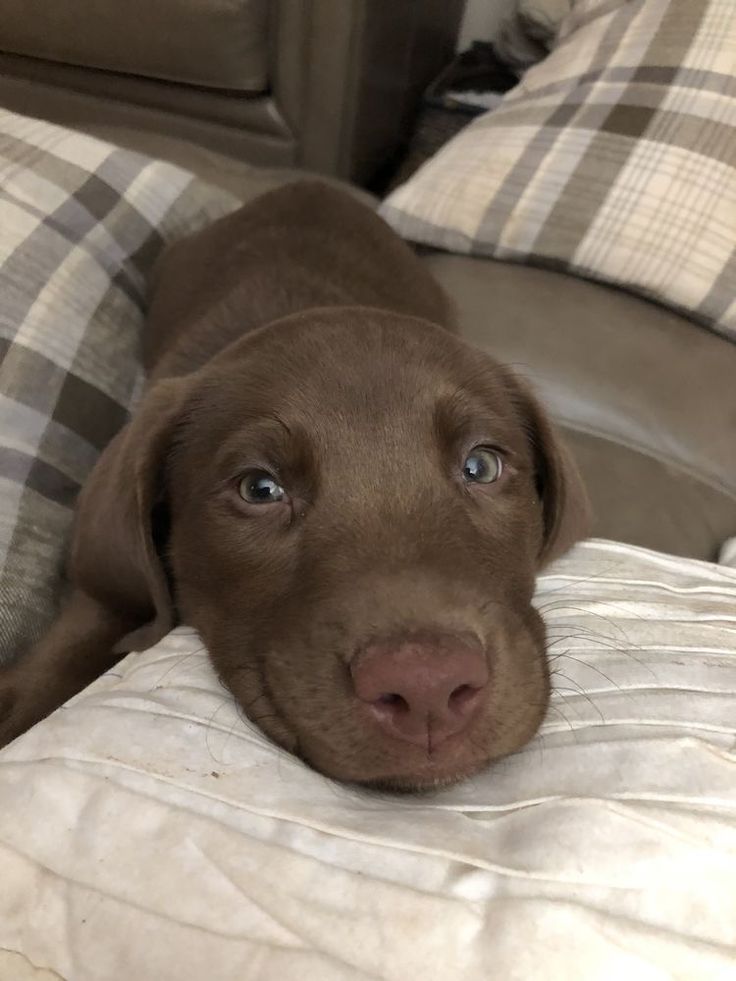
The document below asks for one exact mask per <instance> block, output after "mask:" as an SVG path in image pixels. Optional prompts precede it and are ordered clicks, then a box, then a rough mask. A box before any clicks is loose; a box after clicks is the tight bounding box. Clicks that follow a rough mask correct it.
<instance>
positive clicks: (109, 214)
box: [0, 111, 234, 663]
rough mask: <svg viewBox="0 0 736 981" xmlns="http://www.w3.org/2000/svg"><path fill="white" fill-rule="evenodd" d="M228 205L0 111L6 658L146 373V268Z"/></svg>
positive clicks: (22, 635) (41, 598) (41, 605)
mask: <svg viewBox="0 0 736 981" xmlns="http://www.w3.org/2000/svg"><path fill="white" fill-rule="evenodd" d="M233 204H234V202H233V199H231V198H230V197H229V196H228V195H225V194H223V193H222V192H219V191H215V190H213V189H211V188H208V187H207V186H206V185H203V184H200V183H199V182H197V181H195V180H194V179H193V178H192V175H191V174H189V173H187V172H186V171H183V170H180V169H179V168H177V167H174V166H171V165H169V164H165V163H161V162H158V161H153V160H150V159H148V158H146V157H143V156H140V155H138V154H135V153H131V152H129V151H126V150H122V149H120V148H117V147H114V146H111V145H110V144H107V143H104V142H102V141H100V140H96V139H92V138H90V137H87V136H83V135H81V134H79V133H73V132H70V131H68V130H65V129H62V128H59V127H56V126H52V125H50V124H47V123H44V122H39V121H38V120H34V119H28V118H25V117H22V116H18V115H15V114H13V113H10V112H6V111H0V357H1V358H2V360H1V362H0V663H2V662H3V661H8V660H10V659H11V658H13V657H15V656H17V655H18V654H21V653H22V652H23V650H24V649H25V647H27V646H28V645H29V644H30V643H31V642H32V641H33V640H34V639H35V638H36V637H38V635H39V634H40V633H41V632H42V631H43V630H44V629H45V627H46V625H47V624H48V622H49V620H50V618H51V617H52V615H53V613H54V609H55V604H56V602H57V600H58V593H59V588H60V570H61V564H62V562H63V556H64V547H65V544H66V540H67V536H68V533H69V530H70V525H71V516H72V507H73V504H74V500H75V497H76V494H77V491H78V490H79V487H80V485H81V483H82V481H83V480H84V478H85V477H86V475H87V474H88V473H89V471H90V469H91V467H92V466H93V464H94V462H95V459H96V458H97V455H98V454H99V452H100V450H101V449H102V448H103V447H104V446H105V444H106V443H107V442H108V441H109V440H110V439H111V438H112V436H113V435H114V434H115V432H116V431H117V430H118V429H119V428H120V426H121V425H122V424H123V423H124V422H125V420H126V418H127V413H128V410H129V408H130V405H131V400H132V399H133V397H134V393H135V390H136V386H137V383H138V381H139V363H138V340H139V334H140V328H141V325H142V322H143V309H144V295H145V280H146V273H147V271H148V270H149V269H150V266H151V264H152V262H153V261H154V259H155V258H156V256H157V254H158V253H159V252H160V250H161V248H162V247H163V245H164V244H165V243H166V242H167V241H169V240H171V239H173V238H176V237H178V236H179V235H182V234H184V233H186V232H187V231H191V230H194V229H195V228H196V227H199V226H201V225H202V224H203V223H205V222H207V221H210V220H212V219H213V218H214V217H216V216H218V215H219V214H222V213H224V212H225V211H227V210H229V209H230V208H231V207H232V206H233Z"/></svg>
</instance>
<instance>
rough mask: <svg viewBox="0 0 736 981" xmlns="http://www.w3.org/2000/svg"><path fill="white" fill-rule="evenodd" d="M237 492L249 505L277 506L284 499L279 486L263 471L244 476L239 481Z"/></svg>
mask: <svg viewBox="0 0 736 981" xmlns="http://www.w3.org/2000/svg"><path fill="white" fill-rule="evenodd" d="M238 491H239V493H240V496H241V497H242V498H243V500H244V501H247V502H248V503H249V504H278V503H279V501H283V500H284V498H285V497H286V491H285V490H284V488H283V487H282V486H281V484H279V483H278V482H277V481H276V480H275V479H274V478H273V477H272V476H271V474H270V473H266V471H265V470H253V471H252V472H251V473H249V474H246V475H245V477H243V478H242V480H241V481H240V484H239V486H238Z"/></svg>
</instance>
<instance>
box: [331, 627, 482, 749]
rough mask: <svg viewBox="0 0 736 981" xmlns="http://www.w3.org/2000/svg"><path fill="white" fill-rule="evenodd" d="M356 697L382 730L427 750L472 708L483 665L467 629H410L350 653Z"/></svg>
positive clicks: (461, 724)
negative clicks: (459, 631)
mask: <svg viewBox="0 0 736 981" xmlns="http://www.w3.org/2000/svg"><path fill="white" fill-rule="evenodd" d="M350 671H351V674H352V677H353V686H354V688H355V693H356V695H357V696H358V698H359V699H360V700H361V701H363V702H365V703H366V704H367V705H368V706H369V708H370V711H371V713H372V715H373V716H374V718H375V719H376V721H377V722H378V724H379V725H380V726H381V728H382V729H384V731H386V732H388V733H389V734H390V735H392V736H395V737H396V738H397V739H403V740H405V741H407V742H410V743H414V744H416V745H418V746H423V747H425V748H426V749H427V751H428V752H431V751H432V750H433V749H434V748H435V747H436V746H438V745H439V744H440V743H441V742H443V741H444V740H445V739H447V737H448V736H452V735H454V734H456V733H459V732H462V730H463V729H465V728H466V727H467V725H468V724H469V723H470V721H471V719H473V717H474V716H475V715H476V714H477V713H478V710H479V708H480V706H481V703H482V701H483V689H484V688H485V686H486V684H487V683H488V666H487V663H486V658H485V654H484V652H483V648H482V646H481V644H480V641H479V640H478V639H477V638H476V637H475V636H474V635H472V634H430V633H427V634H412V635H410V636H405V637H403V638H400V637H398V638H389V639H386V640H380V641H375V642H373V643H371V644H368V645H367V646H366V647H364V648H363V649H362V650H360V651H359V652H358V653H357V654H356V656H355V657H354V658H353V660H352V662H351V665H350Z"/></svg>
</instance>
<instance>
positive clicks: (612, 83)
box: [383, 0, 736, 338]
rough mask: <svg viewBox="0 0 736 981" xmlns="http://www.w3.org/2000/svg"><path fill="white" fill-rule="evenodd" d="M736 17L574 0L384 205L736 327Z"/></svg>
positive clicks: (679, 0)
mask: <svg viewBox="0 0 736 981" xmlns="http://www.w3.org/2000/svg"><path fill="white" fill-rule="evenodd" d="M735 48H736V18H735V17H734V16H733V4H731V3H724V2H723V0H648V2H647V3H629V2H627V0H576V2H575V3H574V5H573V9H572V12H571V14H570V16H569V17H568V18H567V19H566V20H565V22H564V23H563V25H562V27H561V34H560V37H559V38H558V41H557V43H556V46H555V48H554V50H553V52H552V53H551V54H550V56H549V57H548V58H546V59H545V60H544V61H543V62H541V63H540V64H539V65H536V66H535V67H534V68H532V69H530V70H529V71H528V72H527V74H526V75H525V76H524V78H523V80H522V82H521V83H520V85H518V86H517V87H516V88H515V89H514V90H512V92H510V93H509V94H508V95H507V96H506V97H505V99H504V101H503V102H502V104H501V105H500V106H499V107H498V108H497V109H494V110H492V111H491V112H489V113H486V114H484V115H483V116H481V117H479V118H478V120H476V121H475V122H474V123H472V124H471V125H470V126H469V127H467V128H466V129H464V130H463V131H462V132H461V133H459V134H458V136H456V137H455V138H454V140H452V141H451V142H450V143H449V144H447V145H446V146H445V147H444V148H443V149H442V150H441V151H440V153H439V154H437V155H436V156H435V157H434V158H433V159H432V160H430V161H429V162H428V163H427V164H426V165H425V167H423V168H422V169H421V170H420V171H419V172H418V173H417V174H416V175H415V176H414V177H413V178H412V179H411V180H410V181H408V182H407V183H406V184H404V185H403V186H401V187H399V188H398V189H397V190H396V191H395V192H394V193H393V194H392V195H391V197H390V198H389V200H388V202H387V203H386V204H385V205H384V207H383V214H384V216H385V217H386V218H387V219H388V220H389V221H390V222H391V224H392V225H393V226H394V227H395V228H396V229H397V230H398V231H399V232H400V233H401V234H402V235H404V236H406V237H407V238H411V239H413V240H415V241H419V242H425V243H427V244H429V245H435V246H438V247H440V248H445V249H450V250H452V251H455V252H467V253H472V254H475V255H485V256H493V257H495V258H498V259H512V260H519V261H528V262H533V263H535V264H543V265H549V266H552V267H554V268H557V269H564V270H566V271H573V272H577V273H579V274H581V275H584V276H588V277H594V278H596V279H599V280H602V281H605V282H609V283H615V284H621V285H624V286H627V287H629V288H632V289H636V290H637V291H639V292H641V293H643V294H645V295H646V296H648V297H651V298H653V299H657V300H660V301H663V302H666V303H668V304H669V305H671V306H672V307H675V308H677V309H681V310H684V311H687V312H688V313H689V314H691V315H692V316H694V317H695V318H696V319H697V320H698V321H699V322H702V323H705V324H708V325H712V326H714V327H715V328H717V329H718V330H720V331H722V332H723V333H725V334H727V335H729V336H731V337H732V338H736V255H735V254H734V251H733V248H734V229H736V66H735V64H734V55H733V52H734V50H735Z"/></svg>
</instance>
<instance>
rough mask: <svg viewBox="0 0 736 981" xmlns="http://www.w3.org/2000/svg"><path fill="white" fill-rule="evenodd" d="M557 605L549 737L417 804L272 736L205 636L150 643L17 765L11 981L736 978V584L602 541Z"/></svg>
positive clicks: (24, 748) (2, 948)
mask: <svg viewBox="0 0 736 981" xmlns="http://www.w3.org/2000/svg"><path fill="white" fill-rule="evenodd" d="M538 602H539V605H540V606H541V608H542V609H543V611H544V613H545V616H546V618H547V621H548V624H549V631H550V640H551V649H550V657H551V659H552V669H553V671H554V680H555V685H556V687H557V693H556V695H555V698H554V702H553V707H552V709H551V711H550V713H549V717H548V720H547V722H546V723H545V726H544V728H543V732H542V734H541V736H540V737H539V738H538V739H537V740H536V741H534V742H533V743H532V744H531V745H530V746H529V747H528V748H527V749H526V750H525V751H523V752H521V753H519V754H518V755H516V756H515V757H513V758H511V759H509V760H507V761H505V762H503V763H500V764H498V765H497V766H495V767H494V768H492V769H491V770H489V771H488V772H487V773H485V774H483V775H482V776H479V777H477V778H475V779H474V780H472V781H469V782H467V783H465V784H463V785H461V786H459V787H456V788H452V789H449V790H446V791H443V792H441V793H436V794H433V795H429V796H426V797H421V798H414V799H412V798H391V797H388V796H385V797H379V796H375V795H374V796H371V795H367V794H361V793H358V792H356V791H355V790H352V789H348V788H346V787H343V786H339V785H337V784H334V783H331V782H330V781H328V780H325V779H324V778H322V777H320V776H318V775H316V774H314V773H312V772H310V771H309V770H307V769H306V768H305V767H303V766H302V765H301V764H300V763H299V762H297V761H296V760H295V759H292V758H291V757H290V756H288V755H287V754H285V753H282V752H281V751H279V750H278V749H276V748H274V747H273V746H272V745H271V744H270V743H268V742H267V741H266V739H265V738H264V737H263V736H261V735H260V733H258V732H257V731H255V730H254V729H252V728H251V727H250V726H249V725H247V724H245V723H243V722H242V721H241V720H240V719H239V717H238V714H237V712H236V711H235V709H234V707H233V705H232V703H231V701H230V699H229V698H228V696H227V695H226V693H225V692H224V691H223V689H222V688H221V687H220V685H219V684H218V682H217V681H216V679H215V677H214V675H213V672H212V670H211V668H210V666H209V663H208V661H207V658H206V655H205V653H204V651H203V650H202V648H201V646H200V645H199V643H198V640H197V638H196V636H195V635H193V634H192V632H191V631H190V630H187V629H180V630H178V631H176V632H175V633H174V634H172V635H171V636H170V637H169V638H167V639H166V640H165V641H164V642H162V643H161V644H160V645H159V646H158V647H156V648H154V649H153V650H152V651H149V652H148V653H146V654H144V655H131V656H129V657H128V658H127V659H126V660H125V661H124V662H123V663H122V664H121V665H119V666H118V668H117V670H116V671H115V672H113V673H110V674H108V675H106V676H105V677H104V678H102V679H100V680H99V681H98V682H97V683H95V684H94V685H92V687H91V688H89V689H88V690H87V691H86V692H84V693H82V694H81V695H80V696H78V697H77V698H76V699H75V700H74V701H73V702H71V703H70V704H69V705H68V706H67V707H65V708H64V709H62V710H60V711H59V712H57V713H56V714H55V715H54V716H52V717H51V718H50V719H48V720H47V721H46V722H44V723H42V724H41V725H39V726H37V727H36V728H35V729H34V730H32V731H31V732H29V733H27V734H26V735H25V736H24V737H21V738H20V739H19V740H17V741H16V742H15V743H14V744H13V745H11V746H10V747H8V748H6V749H5V750H4V751H3V752H2V753H0V801H1V802H2V806H1V807H0V978H1V979H3V981H6V979H8V981H10V979H13V981H15V979H17V978H23V979H24V978H26V977H28V978H34V979H35V978H37V977H39V978H43V979H44V981H45V979H46V977H48V975H47V974H46V973H39V974H38V975H37V974H36V973H35V972H34V968H35V969H38V970H39V971H41V970H42V969H43V970H45V971H53V972H55V974H54V975H53V976H54V977H56V976H58V977H61V978H64V979H67V981H118V979H120V981H128V979H135V981H149V979H150V981H169V979H170V981H232V979H235V978H237V979H238V981H243V979H258V981H290V979H292V978H294V979H299V981H311V979H314V981H333V979H334V981H337V979H340V981H343V979H358V978H361V979H362V978H381V979H391V981H407V979H422V981H449V979H462V981H475V979H478V981H487V979H489V978H494V979H503V981H515V979H519V981H529V979H534V981H536V979H554V981H557V979H559V981H577V979H580V981H621V979H631V981H655V979H656V981H662V979H666V978H667V979H669V978H678V979H683V981H684V979H687V981H693V979H697V981H710V979H722V981H726V979H733V978H734V977H736V571H735V570H732V569H729V568H724V567H720V566H716V565H710V564H705V563H698V562H695V561H689V560H683V559H674V558H671V557H669V556H664V555H661V554H658V553H654V552H647V551H645V550H642V549H636V548H633V547H630V546H623V545H618V544H613V543H610V542H601V541H592V542H588V543H585V544H583V545H581V546H579V547H578V548H577V549H575V551H574V552H573V553H572V554H571V555H570V556H568V557H567V558H565V559H564V560H563V561H561V562H559V563H558V564H557V565H556V566H555V567H554V569H553V570H551V572H550V573H549V575H546V576H545V577H543V579H542V580H541V582H540V588H539V593H538ZM24 972H25V973H24Z"/></svg>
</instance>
